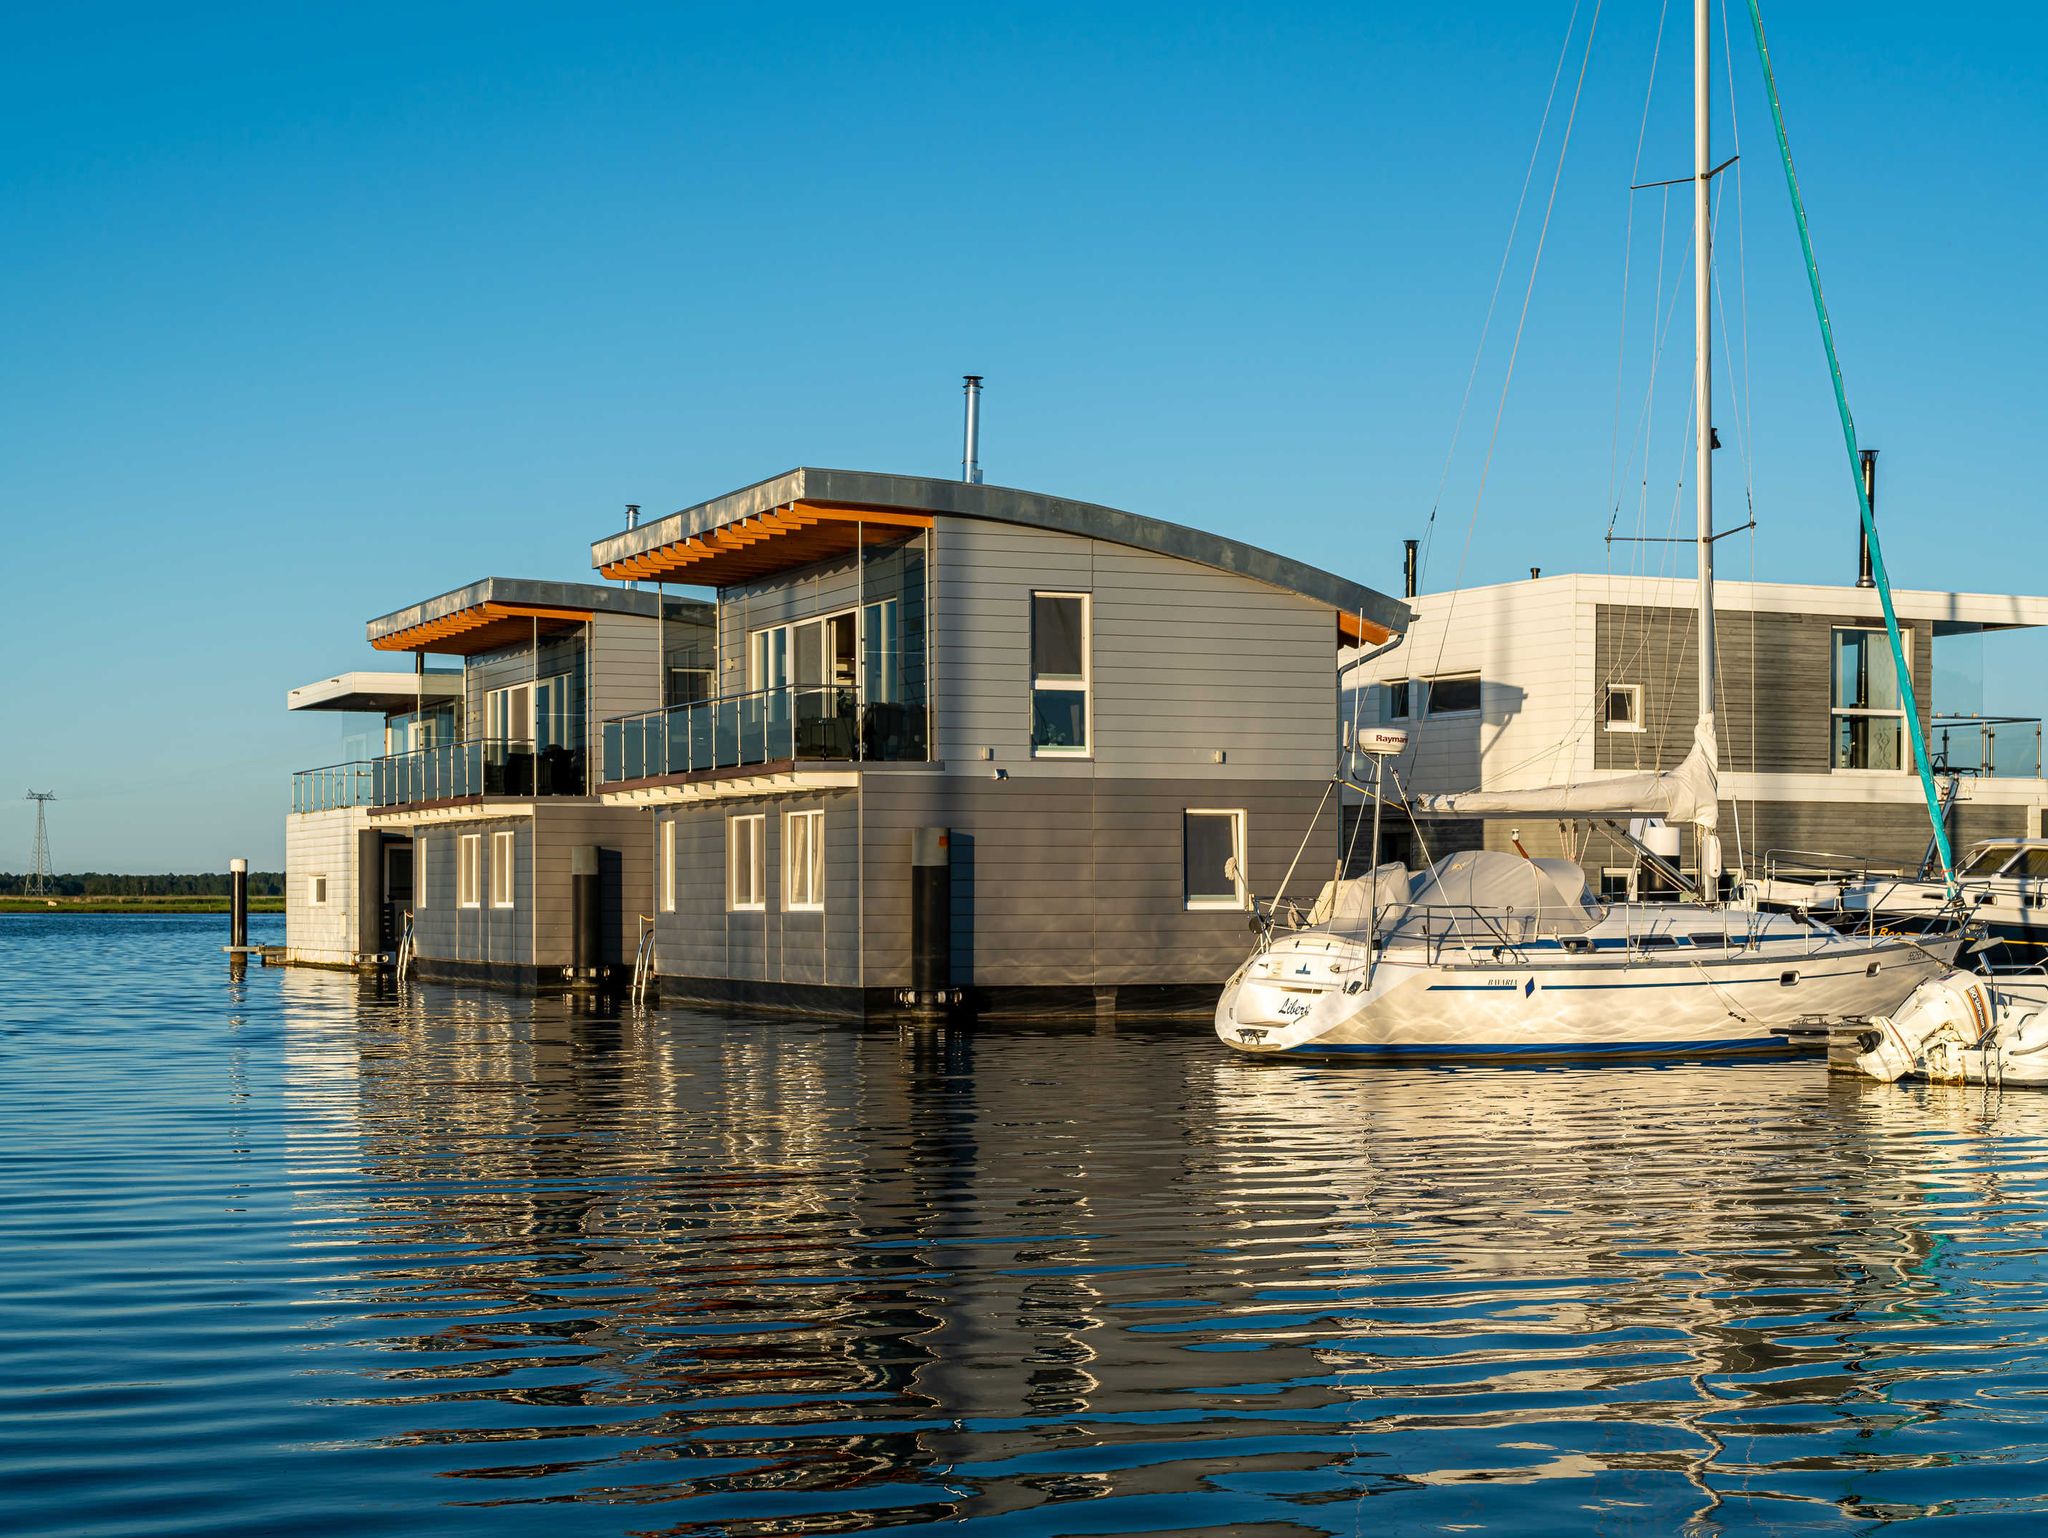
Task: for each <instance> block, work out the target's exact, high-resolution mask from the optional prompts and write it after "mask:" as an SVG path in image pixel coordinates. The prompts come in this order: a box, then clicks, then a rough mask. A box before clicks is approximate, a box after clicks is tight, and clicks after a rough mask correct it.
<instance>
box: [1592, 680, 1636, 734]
mask: <svg viewBox="0 0 2048 1538" xmlns="http://www.w3.org/2000/svg"><path fill="white" fill-rule="evenodd" d="M1600 720H1601V725H1603V726H1605V727H1606V728H1607V730H1608V731H1610V732H1639V731H1641V730H1642V729H1643V686H1642V685H1641V684H1609V685H1608V686H1607V699H1606V702H1605V704H1604V705H1603V706H1602V708H1601V717H1600Z"/></svg>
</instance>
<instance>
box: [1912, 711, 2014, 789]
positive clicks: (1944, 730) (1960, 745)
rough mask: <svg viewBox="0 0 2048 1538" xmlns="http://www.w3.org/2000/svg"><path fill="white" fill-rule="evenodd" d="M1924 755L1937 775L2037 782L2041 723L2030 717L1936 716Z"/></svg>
mask: <svg viewBox="0 0 2048 1538" xmlns="http://www.w3.org/2000/svg"><path fill="white" fill-rule="evenodd" d="M1927 751H1928V753H1929V755H1930V756H1931V757H1932V758H1933V759H1934V767H1935V769H1936V771H1937V772H1940V773H1948V774H1976V775H1986V776H1989V777H1991V778H1993V779H2000V780H2034V779H2039V778H2040V777H2041V722H2040V720H2039V719H2038V718H2037V717H2033V716H1936V717H1935V718H1934V730H1933V731H1932V732H1931V733H1930V734H1929V736H1928V741H1927Z"/></svg>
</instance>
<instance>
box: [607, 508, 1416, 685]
mask: <svg viewBox="0 0 2048 1538" xmlns="http://www.w3.org/2000/svg"><path fill="white" fill-rule="evenodd" d="M940 516H946V517H957V518H981V519H986V520H989V521H991V522H996V523H1009V524H1016V525H1021V526H1023V527H1026V528H1036V529H1046V530H1050V531H1053V532H1056V533H1062V534H1076V535H1081V536H1083V537H1085V538H1089V539H1101V540H1108V541H1110V542H1112V543H1114V544H1120V545H1128V546H1130V547H1132V548H1133V549H1138V550H1148V551H1151V552H1153V553H1155V554H1158V555H1164V556H1170V557H1172V558H1174V559H1176V560H1183V561H1192V562H1194V563H1195V564H1197V565H1201V566H1209V567H1213V568H1214V569H1216V570H1218V571H1225V572H1229V573H1231V574H1233V575H1235V576H1240V577H1249V578H1251V579H1252V580H1254V581H1258V582H1263V583H1266V584H1267V585H1269V586H1272V587H1277V588H1281V589H1283V590H1285V591H1288V592H1292V593H1297V594H1299V595H1300V596H1302V597H1304V598H1308V599H1311V600H1313V601H1315V602H1318V603H1325V604H1328V605H1329V606H1330V607H1331V608H1332V609H1333V610H1335V611H1336V612H1337V614H1338V615H1339V616H1340V618H1339V621H1338V632H1339V634H1338V641H1339V643H1340V644H1345V645H1357V644H1361V643H1367V644H1377V643H1379V642H1381V641H1385V640H1387V639H1389V638H1390V637H1392V636H1393V635H1395V634H1397V633H1399V632H1401V631H1405V630H1406V629H1407V628H1408V625H1409V622H1410V618H1411V615H1410V611H1409V608H1408V605H1406V604H1405V603H1403V602H1402V601H1401V600H1399V599H1397V598H1390V597H1388V596H1387V595H1386V594H1384V593H1381V592H1377V591H1375V590H1374V589H1372V588H1369V587H1365V586H1362V585H1360V584H1359V583H1356V582H1351V581H1347V580H1346V579H1345V578H1343V577H1339V576H1336V575H1334V574H1333V573H1331V572H1327V571H1323V570H1321V569H1319V568H1317V567H1314V566H1309V565H1305V564H1304V563H1302V562H1300V561H1296V560H1292V559H1290V558H1289V557H1287V556H1283V555H1276V554H1274V553H1273V552H1272V551H1269V550H1261V549H1259V548H1257V547H1256V546H1253V545H1246V544H1242V543H1240V542H1239V541H1237V540H1234V539H1225V538H1224V537H1222V536H1221V535H1217V534H1209V533H1205V532H1204V531H1202V530H1200V529H1191V528H1188V527H1186V526H1185V525H1183V524H1177V523H1168V522H1166V521H1165V520H1163V519H1159V518H1148V517H1146V516H1144V515H1142V514H1139V513H1127V512H1124V511H1122V510H1121V509H1118V508H1114V507H1103V506H1101V505H1099V504H1097V503H1093V502H1074V501H1070V500H1068V499H1067V498H1064V497H1051V496H1045V495H1043V494H1041V493H1039V492H1033V491H1020V490H1017V489H1015V488H1013V487H1008V486H987V485H981V484H978V483H975V482H970V481H952V480H938V479H934V478H932V477H928V476H916V475H884V474H878V473H875V472H872V471H865V470H817V469H810V468H801V469H796V470H791V471H788V472H787V473H786V474H783V475H778V476H775V477H773V478H771V479H769V480H765V481H761V482H759V483H757V484H755V485H753V486H748V487H744V488H742V489H741V490H739V491H735V492H730V493H728V494H727V495H725V496H722V497H715V498H713V499H712V500H711V501H709V502H700V503H698V504H697V505H696V506H695V507H687V508H684V509H683V510H682V511H680V512H676V513H671V514H669V515H668V516H667V517H665V518H657V519H655V520H653V521H652V522H649V523H643V524H641V525H640V526H639V527H638V528H634V529H627V530H624V531H623V532H621V533H618V534H614V535H612V536H610V537H609V538H607V539H601V540H599V541H597V542H596V543H595V544H594V545H592V546H591V550H590V556H591V564H592V565H593V566H595V567H596V568H597V569H598V570H599V571H600V572H602V573H603V574H604V575H605V576H607V577H611V578H613V579H615V580H628V581H631V580H639V581H654V582H681V583H688V584H691V585H693V586H704V587H713V588H723V587H730V586H732V585H734V584H736V583H741V582H750V581H753V580H754V579H756V578H759V577H764V576H769V575H772V574H773V573H775V572H778V571H786V570H789V569H791V568H793V567H798V566H807V565H809V564H811V563H812V562H813V561H817V560H821V559H825V558H827V557H829V556H832V555H837V554H844V553H848V552H851V551H852V550H854V549H855V548H857V546H858V544H859V542H860V539H861V533H862V529H863V528H864V527H881V528H894V529H901V528H912V529H916V528H930V527H931V526H932V521H933V519H934V518H936V517H940Z"/></svg>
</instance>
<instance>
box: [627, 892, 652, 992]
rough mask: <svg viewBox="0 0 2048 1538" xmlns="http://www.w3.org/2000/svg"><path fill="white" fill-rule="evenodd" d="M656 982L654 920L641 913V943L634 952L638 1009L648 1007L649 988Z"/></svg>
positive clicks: (634, 974) (635, 990)
mask: <svg viewBox="0 0 2048 1538" xmlns="http://www.w3.org/2000/svg"><path fill="white" fill-rule="evenodd" d="M653 982H654V920H653V918H652V917H650V916H649V915H647V914H645V913H643V914H641V915H640V944H639V946H638V947H637V948H636V949H635V950H634V952H633V991H632V995H631V998H632V1002H633V1008H634V1009H636V1010H644V1009H646V1008H647V990H648V988H649V987H650V986H651V985H652V984H653Z"/></svg>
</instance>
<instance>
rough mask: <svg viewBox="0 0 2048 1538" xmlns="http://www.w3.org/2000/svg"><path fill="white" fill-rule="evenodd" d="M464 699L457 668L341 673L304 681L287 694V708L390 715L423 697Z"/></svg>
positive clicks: (429, 700)
mask: <svg viewBox="0 0 2048 1538" xmlns="http://www.w3.org/2000/svg"><path fill="white" fill-rule="evenodd" d="M461 698H462V674H461V672H460V671H459V670H457V669H455V668H430V669H428V670H427V671H426V672H424V673H397V672H392V673H377V672H355V673H337V674H335V675H334V677H332V678H323V679H322V680H321V681H320V682H319V683H317V684H301V685H299V687H298V688H296V689H294V690H292V691H291V692H290V693H289V694H287V695H286V696H285V697H284V704H285V709H287V710H352V711H357V712H361V713H364V714H371V715H380V716H388V715H395V714H396V713H397V712H399V711H401V710H411V709H412V708H413V707H414V706H415V705H417V704H418V703H420V702H421V701H422V700H424V701H426V702H427V703H429V704H437V703H439V702H440V701H442V700H459V699H461Z"/></svg>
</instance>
